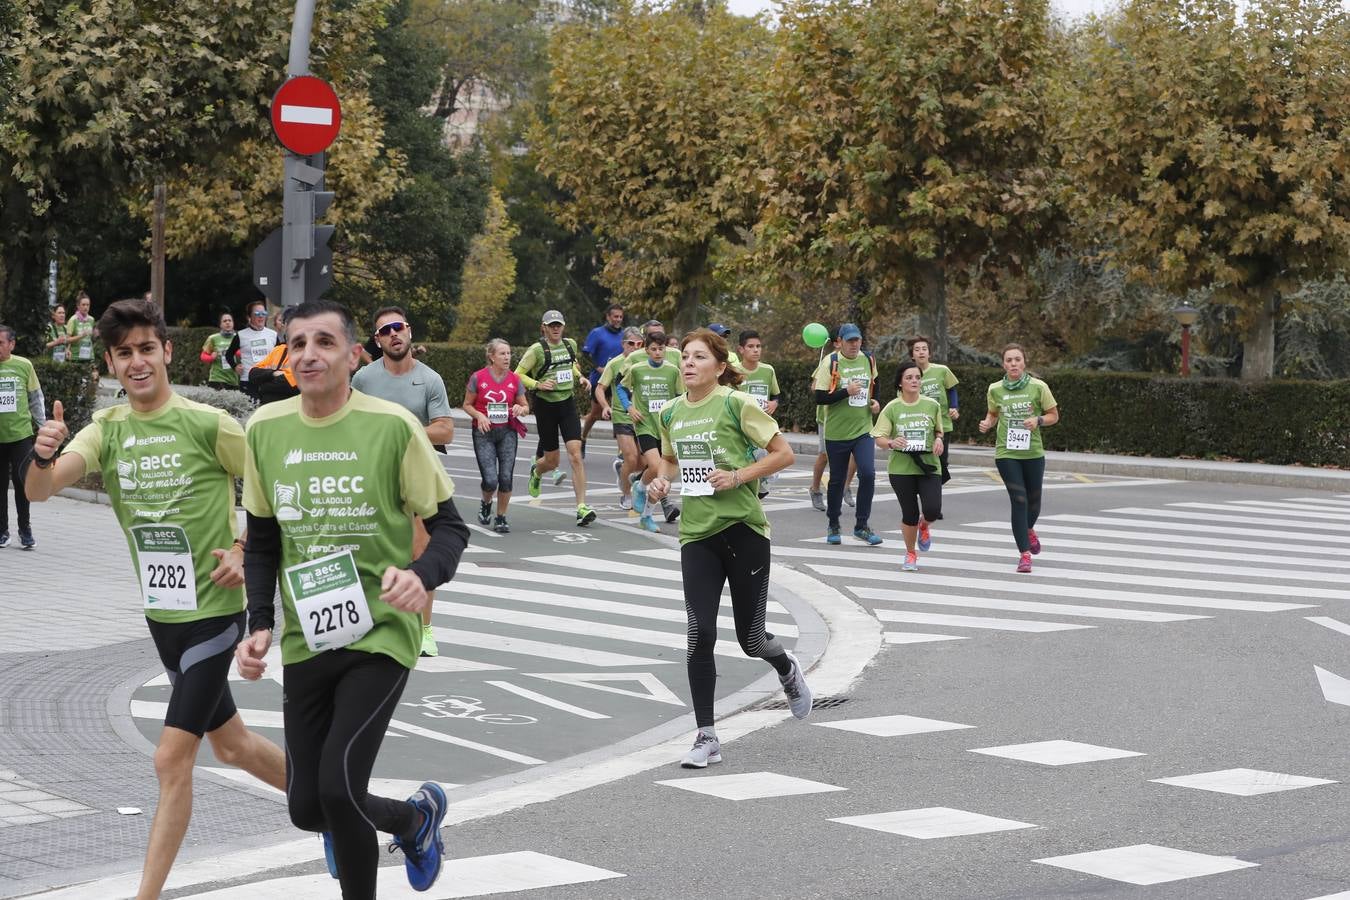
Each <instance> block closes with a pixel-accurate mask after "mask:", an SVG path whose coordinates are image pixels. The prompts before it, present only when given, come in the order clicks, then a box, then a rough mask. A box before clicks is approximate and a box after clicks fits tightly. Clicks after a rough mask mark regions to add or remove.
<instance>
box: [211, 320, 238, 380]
mask: <svg viewBox="0 0 1350 900" xmlns="http://www.w3.org/2000/svg"><path fill="white" fill-rule="evenodd" d="M233 341H234V335H233V334H229V335H225V334H221V333H220V332H216V333H215V334H213V335H211V336H210V337H209V338H207V339H206V343H205V344H202V349H203V350H209V351H210V352H212V353H214V354H215V355H216V358H215V360H214V361H213V362H212V363H211V371H210V373H208V374H207V376H206V380H207V381H214V382H215V383H216V384H228V385H230V386H231V387H238V386H239V373H238V372H236V371H235V370H234V366H232V365H230V362H229V360H227V359H226V358H225V351H226V350H227V349H229V346H230V344H231V343H233Z"/></svg>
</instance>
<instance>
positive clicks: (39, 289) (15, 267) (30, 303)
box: [0, 186, 51, 356]
mask: <svg viewBox="0 0 1350 900" xmlns="http://www.w3.org/2000/svg"><path fill="white" fill-rule="evenodd" d="M30 212H31V209H30V207H29V205H28V198H27V196H26V195H25V193H24V191H23V189H22V188H20V187H17V186H15V187H12V188H11V189H10V190H9V191H7V192H6V195H5V198H4V201H3V206H0V251H3V253H4V264H3V265H0V322H3V323H4V324H6V325H9V326H10V327H12V328H13V329H14V330H15V332H17V334H18V352H19V355H20V356H40V355H41V351H42V341H41V335H42V330H43V328H44V327H45V326H46V323H47V283H46V282H47V263H48V258H47V257H48V253H49V252H50V249H51V240H50V236H49V235H47V234H45V233H44V232H43V231H42V229H41V228H40V227H39V226H40V223H39V222H36V221H34V220H33V219H32V218H31V216H30Z"/></svg>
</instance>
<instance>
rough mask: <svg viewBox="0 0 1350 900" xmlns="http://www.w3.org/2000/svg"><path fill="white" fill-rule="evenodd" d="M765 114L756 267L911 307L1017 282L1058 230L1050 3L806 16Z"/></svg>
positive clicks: (942, 343)
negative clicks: (1049, 233)
mask: <svg viewBox="0 0 1350 900" xmlns="http://www.w3.org/2000/svg"><path fill="white" fill-rule="evenodd" d="M778 35H779V46H778V53H777V56H776V58H775V59H774V62H773V65H772V67H771V68H770V70H769V73H768V77H767V78H766V80H765V82H764V84H763V87H762V90H761V91H760V93H761V96H762V99H761V101H760V104H759V111H758V112H759V115H758V117H757V119H758V138H757V144H758V145H759V147H760V148H761V152H762V153H763V154H764V158H763V161H762V162H761V163H760V167H759V169H758V173H759V178H760V192H761V194H762V196H763V198H764V203H763V208H762V210H761V212H760V217H759V221H758V224H757V225H756V226H755V239H756V247H755V249H756V257H757V264H758V267H759V268H760V270H761V271H762V272H764V273H765V276H766V279H767V280H768V281H770V282H772V281H773V280H775V279H778V278H781V276H782V273H786V272H797V273H802V274H805V275H808V276H810V277H815V278H822V279H828V280H832V281H836V282H840V283H852V284H854V285H856V290H857V292H860V293H862V294H865V295H866V298H867V299H868V300H870V301H871V302H873V303H876V302H881V303H893V302H894V300H893V298H895V297H896V296H897V295H904V296H907V297H908V298H909V299H910V300H911V302H913V303H915V304H916V305H917V307H918V310H919V327H920V329H921V330H923V331H924V332H925V333H927V334H929V335H931V336H932V337H933V339H934V347H933V352H934V354H935V355H936V356H939V358H941V357H943V356H944V355H945V353H946V352H947V343H948V322H947V302H946V292H947V287H948V284H949V282H951V281H952V280H953V279H960V278H964V277H966V276H967V275H968V273H970V272H971V271H972V270H975V269H976V268H977V267H978V266H980V265H981V264H988V265H991V266H992V265H1001V266H1011V267H1017V266H1019V265H1021V264H1022V263H1024V262H1025V258H1026V257H1027V256H1028V255H1029V254H1030V253H1031V250H1032V248H1033V247H1034V246H1035V243H1036V241H1037V240H1038V239H1039V237H1040V235H1041V233H1042V231H1043V230H1044V229H1045V228H1046V226H1047V225H1048V224H1049V223H1050V222H1052V221H1053V220H1054V218H1055V208H1054V204H1053V202H1052V191H1051V190H1050V185H1051V183H1052V181H1053V168H1052V166H1050V165H1049V163H1048V160H1047V135H1046V110H1045V106H1044V103H1043V99H1042V98H1043V94H1044V80H1045V78H1046V76H1047V73H1048V71H1049V61H1050V60H1049V55H1050V36H1049V35H1050V31H1049V22H1048V19H1047V2H1046V0H969V2H961V3H951V2H947V0H875V2H871V3H866V4H859V3H853V2H851V0H791V2H789V3H787V5H786V6H785V8H784V10H783V14H782V17H781V19H780V23H779V29H778Z"/></svg>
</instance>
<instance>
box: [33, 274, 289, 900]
mask: <svg viewBox="0 0 1350 900" xmlns="http://www.w3.org/2000/svg"><path fill="white" fill-rule="evenodd" d="M99 332H100V334H101V335H102V336H103V339H104V342H105V343H106V345H107V347H108V350H107V352H106V353H105V354H104V360H105V362H106V363H107V365H108V368H109V370H111V371H112V373H113V374H114V375H116V376H117V380H118V381H119V382H120V383H121V385H122V387H123V389H124V390H125V391H126V394H127V403H125V404H122V405H120V406H114V407H112V408H110V409H103V410H99V411H98V412H97V413H95V414H94V420H93V422H91V423H90V424H89V425H88V426H86V427H85V428H83V429H81V430H80V433H79V434H77V435H75V439H74V440H72V441H71V442H70V445H69V446H68V447H66V449H65V452H64V453H63V452H61V446H62V445H63V444H64V443H65V441H66V439H67V438H68V437H69V436H70V429H69V428H68V427H67V426H66V423H65V411H64V409H63V408H62V405H61V402H60V401H57V402H56V403H54V404H53V406H52V417H51V419H50V420H49V421H47V422H46V423H45V424H43V425H42V427H41V428H40V429H39V431H38V433H37V437H36V440H35V441H34V445H33V451H32V454H31V455H30V457H29V465H28V467H27V475H26V480H25V492H26V493H27V495H28V498H29V499H30V500H33V501H42V500H46V499H47V498H49V497H50V496H51V495H52V494H54V493H56V492H57V491H60V490H62V489H63V488H66V487H69V486H70V485H72V484H74V483H75V482H76V481H78V480H80V479H81V478H83V477H84V475H85V474H86V473H87V472H94V471H97V472H100V473H101V474H102V476H103V484H104V486H105V488H106V490H107V492H108V496H109V497H110V498H111V499H112V507H113V511H114V512H115V513H116V515H117V520H118V522H119V523H121V525H122V530H123V531H124V532H125V533H126V537H127V544H128V546H129V547H130V548H131V559H132V561H133V563H134V564H135V566H136V573H137V575H138V576H139V578H140V584H141V602H142V605H143V606H144V608H145V619H146V625H147V626H148V627H149V629H150V636H151V637H152V638H153V639H154V641H155V647H156V649H157V650H158V651H159V657H160V660H161V661H162V662H163V664H164V668H165V670H166V671H167V672H168V675H169V681H170V682H171V683H172V684H173V694H172V696H171V697H170V699H169V709H168V713H167V715H166V716H165V719H164V731H163V732H162V733H161V734H160V738H159V747H158V749H157V750H156V751H155V771H156V773H157V774H158V776H159V807H158V808H157V809H156V810H155V820H154V824H153V825H152V826H151V828H150V845H149V847H148V848H147V850H146V854H145V868H144V869H143V870H142V872H141V885H140V890H139V891H138V893H137V897H138V898H142V900H144V898H151V897H158V896H159V893H160V891H161V890H162V889H163V887H164V881H165V879H166V878H167V877H168V874H169V869H170V867H171V866H172V865H173V860H174V857H175V856H176V855H177V853H178V846H179V844H180V843H181V842H182V840H183V834H184V833H185V832H186V831H187V826H188V819H189V817H190V816H191V813H192V765H193V762H194V760H195V759H196V757H197V748H198V747H199V746H200V744H201V740H202V735H206V737H207V738H209V739H210V741H211V748H212V750H214V751H215V754H216V758H217V759H220V760H222V761H229V762H232V763H234V764H235V765H237V766H239V768H241V769H244V770H245V771H247V772H249V773H250V774H252V775H254V776H256V777H257V778H258V779H260V780H261V781H264V782H266V783H267V784H270V785H272V786H273V787H275V788H278V789H281V790H285V787H286V777H285V757H284V756H283V754H282V752H281V749H280V748H279V747H277V746H276V745H275V744H273V743H271V742H270V741H268V740H266V739H264V738H262V737H260V736H259V735H256V734H254V733H253V732H251V731H249V730H248V729H247V728H245V727H244V723H243V721H242V720H241V719H240V717H239V713H238V712H237V711H236V710H235V705H234V700H233V699H232V698H231V697H230V688H229V684H228V682H227V680H226V679H227V676H228V675H229V669H230V662H231V660H232V659H233V657H234V647H235V645H236V644H237V643H239V640H240V638H241V637H242V636H243V626H244V591H243V582H244V576H243V555H244V554H243V544H244V541H243V539H242V538H239V537H236V533H237V519H236V517H235V512H234V479H235V477H236V476H239V475H240V474H241V473H242V472H243V470H244V432H243V429H242V428H240V427H239V424H238V423H237V422H235V421H234V419H232V418H231V417H230V416H229V415H227V414H226V413H224V412H223V411H221V410H218V409H215V408H213V407H210V406H205V405H203V404H200V403H193V402H192V401H190V400H185V399H183V398H182V397H180V396H178V395H177V394H175V393H174V392H173V389H172V388H171V387H170V384H169V373H168V364H169V361H170V360H171V359H172V358H173V345H172V344H171V343H170V342H169V340H168V332H167V329H166V328H165V325H164V317H163V315H161V313H160V311H159V308H158V307H157V306H155V305H154V304H153V303H151V302H149V301H146V300H123V301H120V302H118V303H114V304H112V305H111V306H109V307H108V310H107V311H106V312H105V313H104V314H103V316H102V318H100V319H99Z"/></svg>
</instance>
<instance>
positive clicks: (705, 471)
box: [676, 441, 717, 497]
mask: <svg viewBox="0 0 1350 900" xmlns="http://www.w3.org/2000/svg"><path fill="white" fill-rule="evenodd" d="M676 451H677V456H678V462H679V465H680V495H681V496H683V497H711V496H712V495H713V486H712V485H711V484H709V483H708V476H709V475H711V474H712V473H713V470H714V469H716V468H717V466H715V465H714V464H713V460H712V445H710V444H709V443H708V442H707V441H682V442H680V443H679V444H678V445H677V446H676Z"/></svg>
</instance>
